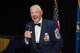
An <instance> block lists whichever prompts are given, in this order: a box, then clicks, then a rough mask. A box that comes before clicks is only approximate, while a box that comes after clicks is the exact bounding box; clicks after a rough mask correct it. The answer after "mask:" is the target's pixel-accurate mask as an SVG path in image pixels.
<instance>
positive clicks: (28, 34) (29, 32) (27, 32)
mask: <svg viewBox="0 0 80 53" xmlns="http://www.w3.org/2000/svg"><path fill="white" fill-rule="evenodd" d="M31 34H32V31H25V33H24V36H25V38H31Z"/></svg>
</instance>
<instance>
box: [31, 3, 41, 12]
mask: <svg viewBox="0 0 80 53" xmlns="http://www.w3.org/2000/svg"><path fill="white" fill-rule="evenodd" d="M32 8H37V9H39V10H40V11H42V9H41V7H40V6H39V5H37V4H35V5H32V6H31V7H30V10H31V9H32Z"/></svg>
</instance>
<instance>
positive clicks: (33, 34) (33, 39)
mask: <svg viewBox="0 0 80 53" xmlns="http://www.w3.org/2000/svg"><path fill="white" fill-rule="evenodd" d="M32 44H33V47H34V48H35V49H36V48H37V47H36V42H35V30H34V23H32Z"/></svg>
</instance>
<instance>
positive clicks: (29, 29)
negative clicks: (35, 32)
mask: <svg viewBox="0 0 80 53" xmlns="http://www.w3.org/2000/svg"><path fill="white" fill-rule="evenodd" d="M27 31H29V32H30V33H32V31H31V25H28V26H27ZM26 39H27V42H28V43H29V39H30V38H26Z"/></svg>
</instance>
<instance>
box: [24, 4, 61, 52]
mask: <svg viewBox="0 0 80 53" xmlns="http://www.w3.org/2000/svg"><path fill="white" fill-rule="evenodd" d="M42 14H43V11H42V9H41V7H40V6H39V5H32V6H31V7H30V15H31V18H32V21H30V22H28V23H27V24H26V29H25V33H24V36H25V43H26V45H28V44H29V45H30V46H31V53H60V48H61V47H62V45H63V41H62V37H61V36H60V34H59V31H58V29H57V28H56V25H55V21H51V20H47V19H43V17H42Z"/></svg>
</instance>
